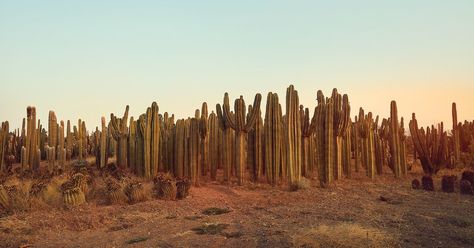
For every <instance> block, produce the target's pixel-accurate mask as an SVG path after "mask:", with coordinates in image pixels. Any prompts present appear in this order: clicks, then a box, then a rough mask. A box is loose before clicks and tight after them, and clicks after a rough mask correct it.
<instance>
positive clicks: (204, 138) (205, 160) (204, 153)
mask: <svg viewBox="0 0 474 248" xmlns="http://www.w3.org/2000/svg"><path fill="white" fill-rule="evenodd" d="M208 125H209V124H208V112H207V103H206V102H204V103H202V108H201V118H200V120H199V134H200V144H199V148H200V149H201V150H200V155H201V157H200V160H201V166H200V167H201V168H200V169H201V171H198V173H201V175H203V176H205V175H207V172H208V171H209V126H208Z"/></svg>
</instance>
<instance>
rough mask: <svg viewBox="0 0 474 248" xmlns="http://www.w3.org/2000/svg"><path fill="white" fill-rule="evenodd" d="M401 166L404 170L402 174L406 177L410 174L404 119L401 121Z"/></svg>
mask: <svg viewBox="0 0 474 248" xmlns="http://www.w3.org/2000/svg"><path fill="white" fill-rule="evenodd" d="M399 135H400V166H401V168H402V174H403V175H406V174H407V173H408V168H407V149H406V147H407V145H406V137H407V136H406V135H405V122H404V120H403V117H402V118H401V120H400V133H399Z"/></svg>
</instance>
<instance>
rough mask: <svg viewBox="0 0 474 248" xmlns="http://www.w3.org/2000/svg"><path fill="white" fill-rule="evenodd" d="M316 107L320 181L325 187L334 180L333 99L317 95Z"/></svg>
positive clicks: (320, 92)
mask: <svg viewBox="0 0 474 248" xmlns="http://www.w3.org/2000/svg"><path fill="white" fill-rule="evenodd" d="M317 100H318V106H317V107H316V119H315V121H316V124H315V125H316V137H317V142H316V143H317V145H316V147H317V148H316V150H317V152H318V165H319V173H318V174H319V181H320V183H321V186H323V187H325V186H327V185H328V184H330V183H331V182H332V181H333V180H334V172H333V171H334V162H335V160H334V159H335V156H334V151H335V149H334V148H335V145H336V141H335V135H334V123H333V121H334V105H333V99H331V98H329V99H326V100H325V98H324V95H323V92H322V91H320V90H319V91H318V93H317Z"/></svg>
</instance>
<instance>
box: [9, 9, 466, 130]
mask: <svg viewBox="0 0 474 248" xmlns="http://www.w3.org/2000/svg"><path fill="white" fill-rule="evenodd" d="M289 84H294V85H295V88H296V89H297V90H298V92H299V95H300V103H302V104H304V105H305V106H307V107H310V108H311V109H312V108H314V106H315V105H316V100H315V98H316V91H317V90H318V89H321V90H323V92H324V93H325V95H330V93H331V89H332V88H338V89H339V91H340V92H342V93H348V95H349V100H350V102H351V108H352V113H351V115H352V116H354V115H356V114H357V112H358V109H359V107H363V108H364V109H365V110H366V111H372V112H374V113H375V114H379V115H381V116H382V117H387V116H388V115H389V111H390V101H391V100H396V101H397V103H398V110H399V116H400V115H401V116H404V117H405V118H406V119H409V118H410V116H411V113H412V112H415V113H416V114H417V117H418V120H419V122H420V124H423V125H427V124H431V123H434V122H439V121H445V122H446V123H447V126H448V127H451V103H452V102H453V101H456V102H457V104H458V119H459V120H464V119H468V120H473V119H474V99H473V96H474V1H472V0H466V1H463V0H456V1H441V0H400V1H378V0H373V1H367V0H363V1H324V2H323V1H3V0H0V87H1V92H2V94H1V96H0V120H2V121H3V120H9V121H10V126H11V128H17V127H20V125H21V120H22V118H24V117H25V116H26V107H27V106H28V105H34V106H36V107H37V112H38V117H39V118H41V120H42V123H43V124H45V123H47V115H48V111H49V110H55V111H56V114H57V116H58V119H60V120H68V119H70V120H71V121H72V122H73V123H76V122H77V119H78V118H82V119H83V120H85V121H86V123H87V124H88V128H89V129H91V128H95V126H96V125H98V124H99V123H100V117H101V116H106V117H107V119H108V117H109V115H110V113H111V112H113V113H116V114H119V115H120V116H121V115H122V113H123V111H124V107H125V105H126V104H129V105H130V114H131V115H133V116H135V117H136V116H138V115H139V114H140V113H143V112H144V111H145V110H146V107H147V106H149V105H151V102H152V101H157V102H158V104H159V106H160V112H161V113H162V112H164V111H168V112H171V113H175V114H176V115H177V117H180V118H183V117H187V116H193V115H194V109H196V108H200V105H201V103H202V102H203V101H207V102H208V104H209V107H210V109H214V106H215V104H216V103H218V102H220V103H221V102H222V98H223V95H224V92H226V91H227V92H229V94H230V96H231V98H232V99H233V98H236V97H238V96H239V95H244V97H245V99H246V102H247V103H248V104H251V102H252V101H253V96H254V95H255V93H257V92H260V93H262V95H263V96H264V97H263V99H264V102H263V103H262V104H264V103H265V99H266V93H267V92H269V91H272V92H277V93H279V95H280V98H281V99H284V94H285V90H286V87H287V86H288V85H289ZM263 106H264V105H263ZM44 127H46V125H44Z"/></svg>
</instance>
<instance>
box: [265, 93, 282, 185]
mask: <svg viewBox="0 0 474 248" xmlns="http://www.w3.org/2000/svg"><path fill="white" fill-rule="evenodd" d="M282 125H283V122H282V113H281V106H280V103H279V101H278V95H277V94H276V93H272V92H269V93H268V95H267V106H266V111H265V123H264V142H265V157H264V158H265V160H264V161H265V174H266V176H267V181H268V183H270V184H272V185H276V184H277V182H278V178H279V176H280V168H281V161H282V155H281V154H282V152H283V151H282V149H281V145H282V140H283V126H282Z"/></svg>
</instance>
